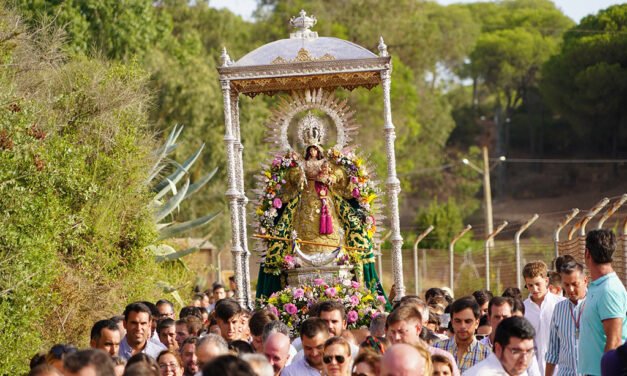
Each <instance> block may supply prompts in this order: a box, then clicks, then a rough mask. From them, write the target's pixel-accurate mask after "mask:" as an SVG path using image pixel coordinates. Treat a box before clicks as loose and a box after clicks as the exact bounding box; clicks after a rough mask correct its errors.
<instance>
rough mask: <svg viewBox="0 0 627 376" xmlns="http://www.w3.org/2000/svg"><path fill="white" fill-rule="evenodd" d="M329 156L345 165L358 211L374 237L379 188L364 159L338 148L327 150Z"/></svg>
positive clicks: (339, 163) (369, 233)
mask: <svg viewBox="0 0 627 376" xmlns="http://www.w3.org/2000/svg"><path fill="white" fill-rule="evenodd" d="M327 158H328V159H329V160H331V161H333V162H335V163H336V164H337V165H338V166H342V167H344V170H345V171H346V172H347V173H348V178H349V181H350V185H349V189H350V191H351V194H352V196H353V198H354V199H356V200H357V203H358V204H359V208H358V209H357V212H358V213H359V216H360V218H361V219H362V221H363V222H364V223H365V224H366V228H367V230H368V236H370V237H372V236H373V235H374V232H375V231H376V224H375V219H374V210H373V209H374V208H373V201H374V199H375V198H377V189H376V188H375V186H374V183H373V182H372V180H371V179H370V175H369V174H368V170H367V169H366V166H365V164H364V161H363V159H361V158H358V157H357V156H355V154H354V153H353V152H352V151H349V152H348V153H343V152H342V151H341V150H339V149H337V148H333V149H329V150H328V151H327Z"/></svg>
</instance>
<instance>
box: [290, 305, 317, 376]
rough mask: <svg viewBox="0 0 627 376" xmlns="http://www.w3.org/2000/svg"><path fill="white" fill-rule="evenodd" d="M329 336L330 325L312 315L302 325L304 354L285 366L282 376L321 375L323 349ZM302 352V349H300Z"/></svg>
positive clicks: (301, 334) (301, 336)
mask: <svg viewBox="0 0 627 376" xmlns="http://www.w3.org/2000/svg"><path fill="white" fill-rule="evenodd" d="M328 338H329V327H328V326H327V324H326V322H325V321H324V320H322V319H320V318H318V317H310V318H308V319H307V320H305V321H303V323H302V324H301V326H300V339H301V342H302V345H303V349H302V350H301V351H302V352H303V356H302V357H299V358H297V359H295V360H294V361H293V362H292V364H290V365H289V366H287V367H285V368H284V369H283V372H282V373H281V376H320V374H321V372H322V351H323V350H324V343H325V342H326V340H327V339H328ZM299 353H300V351H299Z"/></svg>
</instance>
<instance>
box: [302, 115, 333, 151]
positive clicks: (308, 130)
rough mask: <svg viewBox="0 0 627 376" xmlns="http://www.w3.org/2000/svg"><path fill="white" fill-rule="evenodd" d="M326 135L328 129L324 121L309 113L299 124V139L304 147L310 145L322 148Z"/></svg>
mask: <svg viewBox="0 0 627 376" xmlns="http://www.w3.org/2000/svg"><path fill="white" fill-rule="evenodd" d="M325 135H326V127H325V125H324V122H323V120H322V119H320V118H319V117H317V116H316V115H314V114H312V113H311V112H307V115H305V116H304V117H303V118H302V119H300V121H299V122H298V138H299V139H300V142H301V144H302V146H303V147H307V146H310V145H316V146H321V145H322V143H323V142H324V137H325Z"/></svg>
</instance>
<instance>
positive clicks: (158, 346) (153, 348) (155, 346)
mask: <svg viewBox="0 0 627 376" xmlns="http://www.w3.org/2000/svg"><path fill="white" fill-rule="evenodd" d="M163 350H167V347H165V345H163V344H162V343H155V342H153V341H151V340H150V339H149V340H147V341H146V346H144V348H143V349H142V351H141V352H142V353H144V354H146V355H149V356H151V357H153V358H154V359H157V356H158V355H159V353H160V352H161V351H163ZM118 356H119V357H120V358H122V359H124V360H129V358H130V357H131V356H133V350H132V349H131V346H130V345H129V344H128V341H127V340H126V336H124V338H122V340H121V341H120V349H119V350H118Z"/></svg>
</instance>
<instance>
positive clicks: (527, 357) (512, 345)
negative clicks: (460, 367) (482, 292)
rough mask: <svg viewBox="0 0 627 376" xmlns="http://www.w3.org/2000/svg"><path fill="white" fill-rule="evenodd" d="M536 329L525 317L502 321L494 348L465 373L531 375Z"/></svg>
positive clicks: (512, 375) (478, 374) (473, 374)
mask: <svg viewBox="0 0 627 376" xmlns="http://www.w3.org/2000/svg"><path fill="white" fill-rule="evenodd" d="M534 336H535V329H534V328H533V326H532V325H531V323H529V321H528V320H527V319H525V318H524V317H509V318H506V319H505V320H503V321H501V323H500V324H499V326H498V327H497V329H496V335H495V336H494V352H493V353H492V354H490V356H488V357H487V358H486V359H485V360H483V361H481V362H479V363H477V364H475V366H474V367H472V368H470V369H469V370H468V371H466V372H465V373H464V376H506V375H509V376H527V368H528V367H529V364H530V361H531V359H532V358H533V356H534V353H535V348H534V341H533V339H534Z"/></svg>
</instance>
